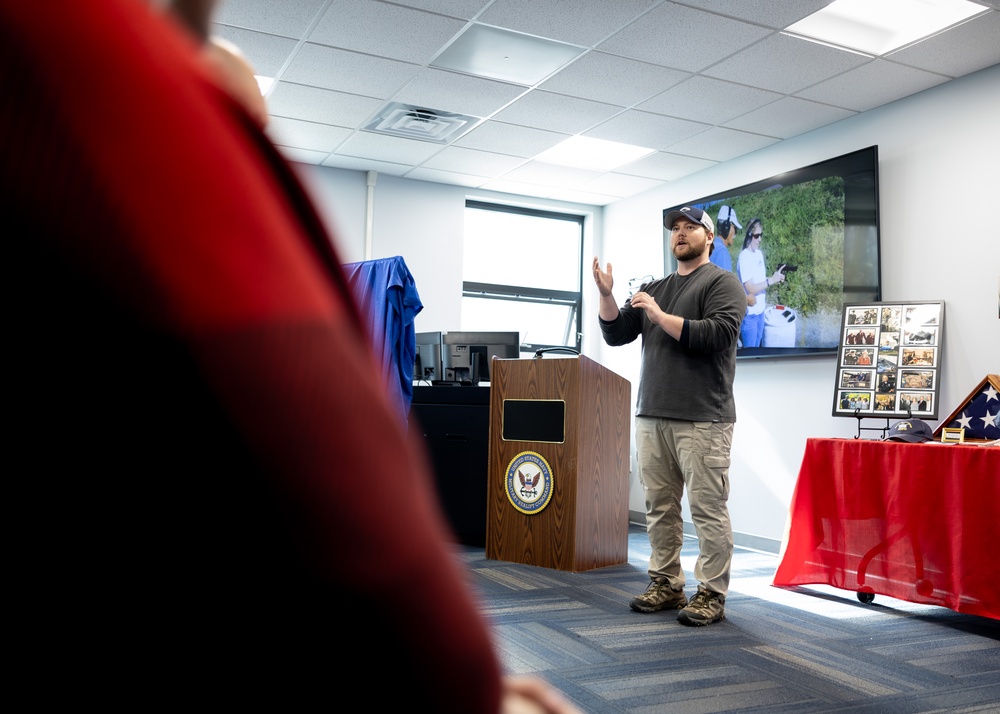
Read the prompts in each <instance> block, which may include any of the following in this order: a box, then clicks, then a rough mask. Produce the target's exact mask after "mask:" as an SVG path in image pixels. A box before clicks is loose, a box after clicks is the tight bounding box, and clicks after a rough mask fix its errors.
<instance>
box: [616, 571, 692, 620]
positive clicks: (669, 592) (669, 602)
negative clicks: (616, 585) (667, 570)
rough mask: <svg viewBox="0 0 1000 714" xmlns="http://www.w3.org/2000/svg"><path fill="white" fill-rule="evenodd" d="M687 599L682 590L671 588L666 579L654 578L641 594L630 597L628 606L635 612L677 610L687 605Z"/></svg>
mask: <svg viewBox="0 0 1000 714" xmlns="http://www.w3.org/2000/svg"><path fill="white" fill-rule="evenodd" d="M687 601H688V599H687V598H686V597H685V596H684V591H683V590H673V589H671V587H670V586H669V585H667V581H666V580H664V579H662V578H655V579H653V580H651V581H650V582H649V587H647V588H646V591H645V592H644V593H643V594H642V595H637V596H635V597H634V598H632V602H630V603H629V604H628V606H629V607H630V608H632V609H633V610H635V611H636V612H658V611H660V610H679V609H681V608H682V607H684V606H685V605H687Z"/></svg>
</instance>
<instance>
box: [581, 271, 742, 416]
mask: <svg viewBox="0 0 1000 714" xmlns="http://www.w3.org/2000/svg"><path fill="white" fill-rule="evenodd" d="M639 289H640V290H641V291H642V292H645V293H648V294H649V295H650V296H651V297H652V298H653V299H654V300H656V304H657V305H659V306H660V309H661V310H663V311H664V312H666V313H668V314H671V315H677V316H679V317H683V318H684V329H683V331H682V333H681V338H680V340H675V339H674V338H673V337H671V336H670V335H668V334H667V333H666V332H664V331H663V329H662V328H660V327H658V326H656V325H654V324H653V323H651V322H650V321H649V320H648V319H647V318H646V311H645V310H641V309H639V308H633V307H632V305H631V304H630V302H628V301H626V302H625V304H624V305H623V306H622V307H621V308H620V312H619V315H618V317H617V318H616V319H615V320H612V321H611V322H606V321H604V320H599V321H600V324H601V332H602V333H603V336H604V341H605V342H606V343H607V344H609V345H612V346H614V345H624V344H628V343H630V342H632V341H633V340H635V338H636V337H638V336H639V335H642V363H641V367H640V372H639V392H638V400H637V403H636V415H637V416H652V417H666V418H668V419H682V420H685V421H711V422H735V421H736V403H735V400H734V399H733V378H734V377H735V376H736V340H737V337H738V336H739V333H740V323H741V322H742V321H743V316H744V314H746V308H747V303H746V293H745V291H744V290H743V286H742V285H740V281H739V278H737V277H736V274H735V273H731V272H729V271H726V270H722V269H721V268H719V267H718V266H717V265H714V264H712V263H706V264H704V265H702V266H700V267H698V268H697V269H696V270H695V271H694V272H693V273H690V274H689V275H678V274H677V273H672V274H670V275H668V276H666V277H665V278H660V279H659V280H654V281H653V282H651V283H647V284H645V285H643V286H642V287H640V288H639Z"/></svg>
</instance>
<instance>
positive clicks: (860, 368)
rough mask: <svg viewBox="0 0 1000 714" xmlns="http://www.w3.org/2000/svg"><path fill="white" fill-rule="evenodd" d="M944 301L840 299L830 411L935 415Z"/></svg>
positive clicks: (885, 415) (899, 415) (904, 415)
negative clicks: (843, 302)
mask: <svg viewBox="0 0 1000 714" xmlns="http://www.w3.org/2000/svg"><path fill="white" fill-rule="evenodd" d="M943 330H944V302H942V301H931V302H903V303H899V302H880V303H856V304H847V305H844V317H843V321H842V323H841V328H840V347H839V349H838V351H837V385H836V389H835V390H834V401H833V416H872V417H886V418H906V417H922V418H927V419H936V418H937V415H938V394H939V393H940V390H941V384H940V376H941V344H942V343H941V340H942V331H943Z"/></svg>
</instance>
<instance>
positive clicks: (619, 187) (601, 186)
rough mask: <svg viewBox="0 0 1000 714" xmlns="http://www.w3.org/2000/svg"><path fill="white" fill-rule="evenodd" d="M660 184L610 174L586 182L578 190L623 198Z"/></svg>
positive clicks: (648, 179) (640, 178)
mask: <svg viewBox="0 0 1000 714" xmlns="http://www.w3.org/2000/svg"><path fill="white" fill-rule="evenodd" d="M662 183H663V182H662V181H659V180H656V179H650V178H643V177H641V176H629V175H628V174H619V173H614V172H610V173H606V174H604V175H602V176H598V177H597V178H595V179H592V180H590V181H587V182H586V183H584V184H583V185H581V186H580V190H582V191H592V192H594V193H601V194H605V195H608V196H619V197H622V198H624V197H625V196H634V195H635V194H637V193H642V192H643V191H648V190H649V189H651V188H656V187H657V186H659V185H660V184H662Z"/></svg>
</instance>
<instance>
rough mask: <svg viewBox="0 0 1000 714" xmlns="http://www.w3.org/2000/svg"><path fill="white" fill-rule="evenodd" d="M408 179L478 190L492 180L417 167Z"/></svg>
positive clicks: (410, 172) (408, 175) (408, 174)
mask: <svg viewBox="0 0 1000 714" xmlns="http://www.w3.org/2000/svg"><path fill="white" fill-rule="evenodd" d="M406 178H408V179H416V180H418V181H434V182H435V183H446V184H449V185H452V186H470V187H472V188H478V187H479V186H482V185H483V183H485V182H486V181H488V180H489V179H490V177H489V176H474V175H470V174H463V173H461V172H456V171H441V170H439V169H428V168H425V167H423V166H420V167H417V168H415V169H413V170H412V171H408V172H407V173H406Z"/></svg>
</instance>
